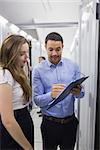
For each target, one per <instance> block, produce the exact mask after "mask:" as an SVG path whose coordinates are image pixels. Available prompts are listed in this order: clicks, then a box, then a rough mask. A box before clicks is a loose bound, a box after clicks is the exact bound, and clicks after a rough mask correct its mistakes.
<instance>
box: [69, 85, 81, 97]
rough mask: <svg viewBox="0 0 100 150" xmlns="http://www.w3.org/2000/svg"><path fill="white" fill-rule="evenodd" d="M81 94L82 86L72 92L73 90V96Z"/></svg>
mask: <svg viewBox="0 0 100 150" xmlns="http://www.w3.org/2000/svg"><path fill="white" fill-rule="evenodd" d="M80 92H81V86H80V85H77V86H76V87H74V88H73V89H72V90H71V93H72V94H73V95H79V94H80Z"/></svg>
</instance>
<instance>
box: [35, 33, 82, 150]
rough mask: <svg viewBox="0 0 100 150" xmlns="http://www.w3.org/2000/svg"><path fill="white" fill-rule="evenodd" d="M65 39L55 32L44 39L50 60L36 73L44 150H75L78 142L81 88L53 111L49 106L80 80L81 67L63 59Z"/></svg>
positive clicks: (36, 99) (37, 100)
mask: <svg viewBox="0 0 100 150" xmlns="http://www.w3.org/2000/svg"><path fill="white" fill-rule="evenodd" d="M63 46H64V45H63V38H62V37H61V35H60V34H58V33H56V32H52V33H50V34H48V35H47V37H46V39H45V48H46V51H47V55H48V60H46V61H44V62H42V63H40V64H39V65H38V66H37V67H36V68H35V69H34V72H33V92H34V100H35V102H36V104H37V105H38V106H39V107H40V108H41V111H42V114H43V120H42V124H41V133H42V140H43V150H57V146H58V145H59V147H60V149H61V150H73V149H74V146H75V141H76V131H77V125H78V119H77V118H76V117H75V114H74V101H75V98H81V97H83V96H84V92H83V91H82V88H81V86H80V85H78V86H77V87H75V88H73V89H72V91H71V93H70V94H69V95H68V96H67V97H66V98H65V99H63V100H62V101H61V102H59V103H57V104H56V105H55V106H53V107H52V108H50V109H47V108H48V106H49V105H50V103H51V102H52V101H54V100H55V98H56V97H57V96H58V95H59V94H60V93H61V91H62V90H64V88H65V87H66V86H68V84H70V82H72V81H74V80H76V79H78V78H80V73H79V72H80V70H79V67H78V66H77V65H76V64H75V63H73V62H72V61H71V60H69V59H65V58H62V51H63Z"/></svg>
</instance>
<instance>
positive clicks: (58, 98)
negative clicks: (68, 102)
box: [47, 76, 89, 110]
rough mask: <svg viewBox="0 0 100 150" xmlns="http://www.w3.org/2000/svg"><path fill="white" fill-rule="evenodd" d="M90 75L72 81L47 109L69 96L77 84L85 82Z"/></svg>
mask: <svg viewBox="0 0 100 150" xmlns="http://www.w3.org/2000/svg"><path fill="white" fill-rule="evenodd" d="M88 77H89V76H86V77H82V78H80V79H78V80H76V81H73V82H71V83H70V84H69V85H68V86H67V87H66V88H65V89H64V90H63V92H62V93H61V94H60V95H58V97H56V98H55V99H54V100H53V101H52V102H51V103H50V105H49V106H48V108H47V110H48V109H50V108H51V107H53V106H54V105H56V104H57V103H59V102H60V101H62V100H63V99H64V98H65V97H67V96H68V95H69V94H70V91H71V90H72V89H73V88H74V87H75V86H77V85H80V84H81V83H82V82H84V81H85V80H86V79H87V78H88Z"/></svg>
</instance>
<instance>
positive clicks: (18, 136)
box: [0, 84, 33, 150]
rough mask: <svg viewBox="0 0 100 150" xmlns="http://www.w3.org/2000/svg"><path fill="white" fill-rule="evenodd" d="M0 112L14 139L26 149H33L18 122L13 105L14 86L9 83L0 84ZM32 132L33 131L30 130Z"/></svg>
mask: <svg viewBox="0 0 100 150" xmlns="http://www.w3.org/2000/svg"><path fill="white" fill-rule="evenodd" d="M0 114H1V119H2V123H3V125H4V126H5V128H6V129H7V131H8V132H9V133H10V135H11V136H12V137H13V139H14V140H15V141H16V142H17V143H18V144H19V145H20V146H21V147H22V148H24V150H33V148H32V146H31V144H30V143H29V142H28V140H27V139H26V137H25V136H24V134H23V132H22V130H21V128H20V126H19V124H18V123H17V121H16V119H15V117H14V113H13V107H12V87H11V86H10V85H9V84H1V85H0ZM30 132H31V131H30Z"/></svg>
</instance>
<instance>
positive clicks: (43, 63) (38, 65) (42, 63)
mask: <svg viewBox="0 0 100 150" xmlns="http://www.w3.org/2000/svg"><path fill="white" fill-rule="evenodd" d="M45 67H47V61H46V60H45V61H42V62H41V63H39V64H37V65H36V66H35V67H34V69H36V70H38V69H39V70H40V69H45Z"/></svg>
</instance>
